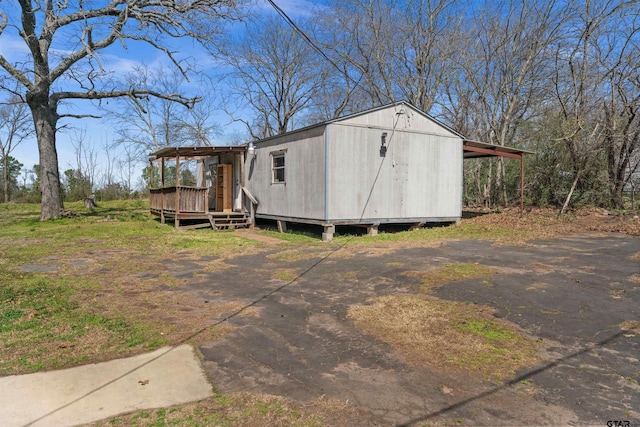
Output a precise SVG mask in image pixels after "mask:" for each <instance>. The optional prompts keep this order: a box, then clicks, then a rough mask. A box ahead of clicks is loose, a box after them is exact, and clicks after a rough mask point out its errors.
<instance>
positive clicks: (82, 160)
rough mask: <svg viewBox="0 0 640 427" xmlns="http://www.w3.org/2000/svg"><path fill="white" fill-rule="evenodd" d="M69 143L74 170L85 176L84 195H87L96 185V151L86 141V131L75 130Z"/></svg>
mask: <svg viewBox="0 0 640 427" xmlns="http://www.w3.org/2000/svg"><path fill="white" fill-rule="evenodd" d="M71 145H72V146H73V151H74V154H75V157H76V165H75V166H76V171H78V172H79V174H80V175H81V176H83V177H85V178H86V180H87V183H88V188H87V189H86V193H87V194H84V197H87V196H89V195H90V194H91V193H92V192H93V190H94V188H95V185H96V176H97V174H98V153H97V152H96V150H95V148H94V147H93V145H92V144H91V143H87V131H86V130H84V129H82V130H75V132H74V135H73V136H72V137H71Z"/></svg>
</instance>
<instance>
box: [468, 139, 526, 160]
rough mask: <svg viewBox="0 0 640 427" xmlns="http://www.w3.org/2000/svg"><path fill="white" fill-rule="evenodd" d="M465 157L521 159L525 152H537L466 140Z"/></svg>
mask: <svg viewBox="0 0 640 427" xmlns="http://www.w3.org/2000/svg"><path fill="white" fill-rule="evenodd" d="M463 144H464V145H463V147H464V154H463V155H464V158H465V159H478V158H482V157H496V156H500V157H511V158H514V159H521V158H522V156H523V155H524V154H535V153H534V152H533V151H529V150H522V149H520V148H513V147H504V146H501V145H493V144H488V143H486V142H480V141H471V140H464V143H463Z"/></svg>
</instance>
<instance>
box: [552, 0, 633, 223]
mask: <svg viewBox="0 0 640 427" xmlns="http://www.w3.org/2000/svg"><path fill="white" fill-rule="evenodd" d="M572 6H573V10H572V12H573V17H572V20H571V22H570V26H569V29H570V30H571V31H568V32H567V33H566V34H565V36H564V37H563V39H562V40H561V41H560V42H559V43H558V44H557V47H556V67H555V75H554V78H553V83H554V85H553V88H554V95H555V97H556V101H557V105H558V106H559V111H560V136H559V138H558V140H559V141H562V142H563V143H564V144H565V146H566V148H567V150H568V152H569V154H570V158H571V162H572V167H573V171H572V174H573V181H572V184H571V188H570V189H569V191H568V193H567V197H566V199H565V201H564V203H563V206H562V208H561V209H560V213H561V214H562V213H564V212H565V211H566V209H567V207H568V206H569V203H570V201H571V198H572V196H573V193H574V191H575V190H576V188H577V186H578V183H579V182H580V180H581V179H583V177H584V175H585V174H586V173H588V172H589V171H590V170H597V169H598V167H599V156H600V154H601V153H602V152H603V140H604V139H605V137H606V135H607V132H609V133H611V131H612V130H613V129H611V127H609V129H607V126H605V124H604V123H603V120H602V117H603V106H604V105H606V104H605V103H606V101H605V100H606V99H607V94H610V93H611V91H612V90H615V88H614V86H615V84H614V85H613V86H612V85H611V80H610V77H609V76H613V75H615V72H614V73H613V74H611V71H612V70H611V69H607V68H606V67H603V61H602V59H603V57H602V56H601V53H602V51H603V47H604V46H606V45H607V43H608V40H609V39H608V34H609V31H610V30H611V25H613V26H616V27H617V25H619V23H620V13H625V12H626V8H627V7H633V8H634V10H635V17H636V18H637V16H638V15H637V6H635V5H633V3H619V2H615V3H612V2H609V1H599V0H585V1H577V2H575V3H573V4H572ZM632 13H633V12H632ZM616 51H617V49H614V50H613V51H612V52H616ZM614 83H615V77H614ZM604 108H606V107H604ZM610 108H612V107H611V104H609V109H610ZM623 110H624V108H623ZM626 111H627V112H629V111H630V110H626ZM606 114H609V116H611V112H610V113H606ZM614 139H615V138H614Z"/></svg>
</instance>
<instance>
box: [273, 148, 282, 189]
mask: <svg viewBox="0 0 640 427" xmlns="http://www.w3.org/2000/svg"><path fill="white" fill-rule="evenodd" d="M271 157H272V159H273V167H272V170H273V183H279V184H280V183H281V184H284V152H282V151H280V152H277V153H272V154H271Z"/></svg>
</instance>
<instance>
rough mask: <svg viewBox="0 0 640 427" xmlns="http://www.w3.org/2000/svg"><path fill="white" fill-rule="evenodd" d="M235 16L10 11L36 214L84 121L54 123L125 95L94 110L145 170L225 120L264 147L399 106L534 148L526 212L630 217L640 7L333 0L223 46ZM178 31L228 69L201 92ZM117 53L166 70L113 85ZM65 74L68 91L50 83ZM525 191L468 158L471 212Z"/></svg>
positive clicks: (126, 10)
mask: <svg viewBox="0 0 640 427" xmlns="http://www.w3.org/2000/svg"><path fill="white" fill-rule="evenodd" d="M236 6H237V4H236V3H235V2H233V1H215V0H200V1H196V2H189V3H178V2H170V3H163V2H161V3H155V2H152V1H143V2H139V1H138V2H131V1H128V0H114V1H113V2H111V3H108V4H107V5H106V6H105V7H102V8H95V9H94V8H88V9H87V8H85V7H86V6H83V5H82V4H78V5H72V4H69V3H54V2H51V1H49V0H43V1H42V3H41V2H38V1H35V2H29V1H27V0H20V1H19V8H18V9H17V11H18V13H14V14H6V13H0V33H1V32H2V31H4V30H5V29H6V28H10V27H11V26H12V25H13V26H15V28H18V29H20V33H19V34H20V36H21V37H22V38H23V39H24V41H25V43H26V46H27V47H28V49H29V51H30V52H31V53H30V55H31V56H30V61H26V62H25V63H20V64H11V63H9V62H8V61H7V60H6V59H5V58H4V57H3V56H2V54H1V53H0V66H2V68H4V70H5V74H0V88H1V89H3V90H5V91H10V92H11V93H12V94H13V95H14V96H15V97H17V98H18V99H20V100H22V101H24V102H26V103H27V105H28V106H29V109H30V110H31V114H32V118H33V120H34V123H35V129H36V133H37V135H38V142H39V148H40V159H41V162H40V163H41V164H40V167H41V169H42V177H43V183H42V184H43V211H42V215H41V218H42V219H47V218H51V217H55V216H56V215H57V212H58V211H59V208H60V207H61V202H56V198H58V199H60V197H59V191H58V190H56V189H55V187H56V183H59V182H60V179H59V177H58V176H57V170H58V169H57V168H58V165H57V154H56V152H55V133H56V132H57V130H58V128H59V126H58V124H57V123H58V121H59V120H61V119H64V118H66V117H80V116H83V115H76V114H70V113H66V112H62V111H60V112H59V111H58V108H59V106H60V105H61V102H62V101H64V100H67V99H88V100H108V99H120V100H121V102H117V103H112V104H111V105H107V104H106V102H103V103H102V104H101V105H102V106H103V107H104V108H105V109H108V110H109V115H110V117H111V118H112V120H114V121H113V123H114V129H115V130H116V132H117V138H116V142H117V143H119V144H120V147H121V148H123V149H126V150H129V152H130V153H131V157H136V156H138V158H140V157H141V156H144V155H146V154H147V153H148V152H150V151H155V150H157V149H158V148H161V147H163V146H167V145H194V144H196V145H214V143H215V141H217V140H219V138H220V136H221V129H220V127H219V126H218V125H217V124H215V123H214V122H213V120H212V117H213V112H214V111H215V110H216V109H222V110H224V111H225V112H226V113H227V114H228V115H229V116H230V117H231V119H232V120H235V121H238V122H240V123H243V124H244V125H245V127H246V130H247V133H248V134H249V135H250V136H251V137H252V138H262V137H268V136H271V135H275V134H278V133H283V132H286V131H290V130H292V129H295V128H299V127H302V126H305V125H308V124H311V123H315V122H318V121H322V120H327V119H331V118H335V117H338V116H340V115H344V114H348V113H352V112H356V111H361V110H363V109H366V108H370V107H374V106H378V105H381V104H385V103H389V102H393V101H396V100H401V99H405V100H408V101H409V102H411V103H413V104H414V105H416V106H417V107H419V108H421V109H422V110H424V111H426V112H428V113H429V114H431V115H432V116H434V117H436V118H438V119H439V120H441V121H443V122H444V123H446V124H448V125H450V126H451V127H453V128H454V129H456V130H458V131H460V132H461V133H462V134H464V135H465V136H467V137H468V138H470V139H475V140H480V141H485V142H490V143H493V144H496V145H512V146H517V147H522V148H525V149H530V150H532V151H535V153H536V154H534V155H531V156H529V158H528V159H527V169H528V171H529V172H528V173H529V175H528V176H529V179H528V181H527V183H526V193H527V198H528V200H529V202H530V203H536V204H551V205H556V206H558V208H559V209H561V211H564V210H566V209H567V208H568V207H569V206H570V205H571V204H572V203H573V204H579V203H591V204H597V205H609V206H613V207H616V208H621V207H623V205H624V198H623V192H624V191H625V189H629V188H635V187H636V186H637V185H638V184H639V183H638V174H639V173H640V171H639V170H638V168H639V163H640V155H639V149H638V147H639V145H640V144H639V139H640V123H639V121H640V118H638V111H637V108H638V105H639V101H640V75H639V73H640V72H639V68H638V66H637V64H638V63H640V47H639V41H640V34H639V33H640V18H639V16H640V13H639V12H640V4H639V2H638V1H636V0H629V1H619V0H618V1H612V0H568V1H559V0H522V1H519V2H512V1H508V0H502V1H497V2H484V3H483V2H472V1H468V0H343V1H337V0H335V1H333V2H331V3H329V4H326V5H321V6H318V7H317V9H316V10H314V11H312V13H311V14H309V15H306V16H296V17H295V20H294V21H295V25H297V27H298V28H293V27H292V26H291V25H290V23H288V22H286V21H285V20H282V19H280V18H279V17H277V16H275V15H274V16H269V15H268V14H265V13H260V14H255V15H254V16H251V15H245V16H244V17H243V22H242V23H241V24H239V25H241V26H242V31H240V30H238V29H237V27H236V30H235V31H233V32H227V33H226V34H225V36H224V37H222V38H219V37H214V35H216V34H217V35H219V34H220V28H221V23H223V22H225V21H228V20H229V19H235V18H237V17H238V16H239V13H238V9H237V8H236ZM242 11H243V12H246V9H242ZM49 12H51V13H49ZM16 16H17V17H20V18H21V21H20V22H12V18H14V17H16ZM38 19H39V21H38ZM93 19H95V24H93V25H92V22H94V21H92V20H93ZM94 25H96V26H104V28H103V31H98V30H96V28H97V27H94ZM72 26H73V28H74V30H73V34H75V37H73V38H72V39H73V42H70V43H69V46H67V47H68V48H69V51H70V52H71V53H70V54H68V56H64V57H56V58H54V59H51V58H50V57H49V56H48V52H49V48H50V47H51V44H52V40H53V38H54V36H56V37H57V34H58V31H63V30H66V29H67V28H72ZM11 28H13V27H11ZM94 34H95V36H94ZM98 34H99V35H100V36H101V37H102V38H100V37H98ZM167 36H169V37H178V38H186V39H195V40H197V41H200V42H201V43H202V44H203V45H204V46H205V47H206V48H207V50H208V51H209V52H210V54H211V55H212V58H213V59H214V60H215V61H217V63H218V66H219V70H218V71H216V72H214V73H213V74H211V75H209V76H202V75H201V74H200V78H201V79H202V80H201V86H202V87H201V90H200V91H199V92H198V93H196V94H195V95H194V96H186V95H184V93H187V92H188V91H185V89H184V86H183V85H184V78H185V77H186V76H187V75H191V76H194V75H196V76H197V75H199V74H198V70H197V69H196V68H195V66H194V65H196V64H193V63H185V62H184V61H182V60H179V59H178V57H177V56H176V53H175V52H174V51H172V50H171V49H170V48H169V46H168V45H167V44H165V41H166V40H167ZM307 37H308V40H307V39H306V38H307ZM116 41H119V42H122V43H124V42H125V41H127V42H143V43H146V44H148V45H150V46H152V47H153V48H154V49H156V50H158V51H160V52H162V53H164V54H166V56H167V57H168V58H169V59H170V61H171V62H172V63H173V65H174V68H173V71H169V70H166V69H163V70H160V71H158V70H153V69H148V68H139V69H135V70H134V71H133V72H132V73H130V74H128V75H126V76H124V78H121V79H118V80H115V79H113V78H112V76H111V75H110V73H109V71H108V70H107V69H105V68H104V67H103V66H102V62H101V59H100V55H99V51H100V50H101V49H104V48H106V47H108V46H110V45H111V44H113V43H114V42H116ZM309 42H310V43H312V44H313V45H312V44H310V43H309ZM319 50H321V51H322V55H320V54H319V53H318V51H319ZM327 59H328V60H327ZM62 77H64V79H66V81H67V82H69V81H71V82H73V84H71V87H72V89H68V88H62V87H61V85H59V84H57V83H56V82H58V81H59V79H61V78H62ZM15 82H18V83H19V85H21V88H19V89H16V87H15V85H14V84H15ZM205 82H207V83H206V84H205ZM191 93H193V92H191ZM212 93H213V94H215V95H216V97H217V99H216V98H213V97H212V96H211V94H212ZM184 107H188V108H184ZM125 147H126V148H125ZM105 153H108V150H107V149H106V148H105ZM109 162H110V161H108V162H107V163H108V164H107V167H106V169H105V177H106V180H107V181H108V182H111V181H112V179H113V169H112V165H111V164H110V163H109ZM85 163H87V162H86V159H85ZM89 163H90V162H89ZM78 169H79V168H78ZM517 181H518V173H517V166H516V165H513V164H512V162H509V161H508V160H507V161H502V160H500V159H499V160H485V161H472V162H468V164H466V165H465V202H467V203H469V204H479V205H485V206H495V205H498V204H503V205H508V204H509V203H511V201H512V200H513V198H514V195H515V193H516V187H517Z"/></svg>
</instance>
